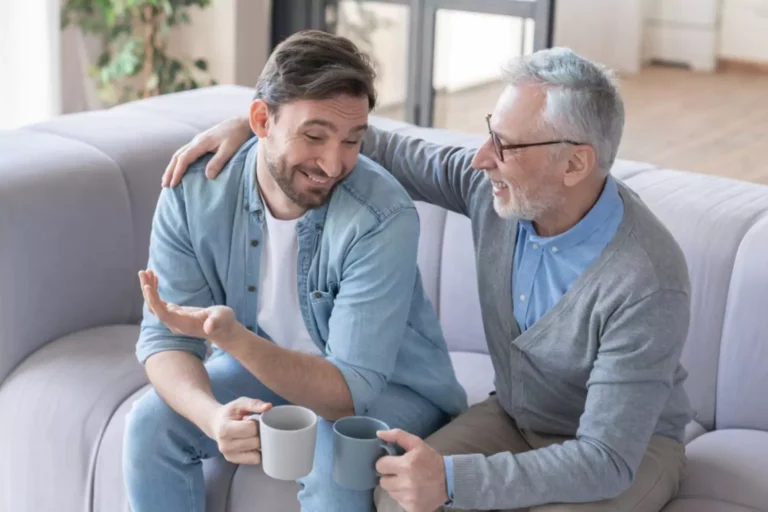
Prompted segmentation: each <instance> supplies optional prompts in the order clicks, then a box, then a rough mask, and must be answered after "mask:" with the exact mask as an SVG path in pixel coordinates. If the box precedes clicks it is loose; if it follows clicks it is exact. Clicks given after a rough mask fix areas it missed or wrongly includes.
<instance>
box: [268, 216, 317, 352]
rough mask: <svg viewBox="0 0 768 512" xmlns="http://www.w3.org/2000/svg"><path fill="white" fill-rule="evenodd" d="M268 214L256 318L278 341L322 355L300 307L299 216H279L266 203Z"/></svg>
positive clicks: (284, 344) (300, 350)
mask: <svg viewBox="0 0 768 512" xmlns="http://www.w3.org/2000/svg"><path fill="white" fill-rule="evenodd" d="M265 206H266V205H265ZM264 216H265V218H266V229H265V230H264V239H263V241H262V250H261V269H260V271H259V305H258V308H259V310H258V312H257V316H256V321H257V322H258V324H259V327H261V329H262V330H263V331H264V332H265V333H267V334H268V335H269V337H270V338H271V339H272V341H273V342H274V343H276V344H277V345H279V346H281V347H284V348H288V349H291V350H296V351H299V352H305V353H307V354H316V355H322V352H320V349H319V348H318V347H317V345H315V343H314V342H313V341H312V338H310V337H309V333H308V332H307V328H306V327H305V326H304V319H303V317H302V316H301V309H300V308H299V296H298V291H297V287H298V284H297V283H298V280H297V275H296V263H297V259H298V253H299V239H298V236H297V235H296V224H298V222H299V219H294V220H278V219H276V218H274V217H273V216H272V213H271V212H270V211H269V208H266V207H265V208H264Z"/></svg>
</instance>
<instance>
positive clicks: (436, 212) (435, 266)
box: [416, 202, 446, 314]
mask: <svg viewBox="0 0 768 512" xmlns="http://www.w3.org/2000/svg"><path fill="white" fill-rule="evenodd" d="M416 209H417V210H418V212H419V220H420V224H421V227H420V231H419V254H418V261H419V272H420V273H421V281H422V283H423V284H424V290H425V291H426V293H427V296H428V297H429V299H430V300H431V301H432V305H433V307H434V308H435V311H437V313H438V314H439V313H440V303H439V301H438V298H439V289H440V287H439V282H440V264H441V262H442V256H443V255H442V249H443V230H444V229H445V214H446V211H445V210H443V209H442V208H439V207H437V206H433V205H431V204H427V203H422V202H418V203H416Z"/></svg>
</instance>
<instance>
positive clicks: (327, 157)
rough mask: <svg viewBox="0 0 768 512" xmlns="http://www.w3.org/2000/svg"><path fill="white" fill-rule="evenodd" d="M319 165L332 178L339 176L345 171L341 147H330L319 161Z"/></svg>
mask: <svg viewBox="0 0 768 512" xmlns="http://www.w3.org/2000/svg"><path fill="white" fill-rule="evenodd" d="M317 165H318V166H319V167H320V168H321V169H322V170H323V172H324V173H325V174H326V175H328V176H329V177H331V178H338V177H339V176H341V174H342V173H343V172H344V162H343V159H342V154H341V149H340V148H338V147H328V148H326V149H325V151H323V154H322V155H321V156H320V158H319V159H318V161H317Z"/></svg>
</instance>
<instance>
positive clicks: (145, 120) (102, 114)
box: [30, 109, 197, 322]
mask: <svg viewBox="0 0 768 512" xmlns="http://www.w3.org/2000/svg"><path fill="white" fill-rule="evenodd" d="M30 130H34V131H37V132H43V133H52V134H57V135H60V136H62V137H66V138H69V139H74V140H77V141H80V142H81V143H84V144H87V145H89V146H91V147H93V148H95V149H97V150H98V151H100V152H101V153H102V154H103V155H105V156H107V157H108V158H109V159H111V160H112V161H113V162H114V164H116V166H117V167H118V168H119V169H120V171H121V173H122V176H121V177H122V181H123V187H124V188H127V195H128V199H129V201H130V212H129V213H128V214H127V217H126V218H127V219H129V220H131V221H132V224H133V228H132V229H133V233H132V235H131V238H132V239H131V243H132V248H131V254H132V259H131V265H130V266H129V267H127V268H126V269H125V270H127V271H128V272H129V273H130V274H131V276H132V283H133V284H134V285H135V287H134V288H131V289H130V290H129V293H126V294H125V296H126V297H130V298H131V309H130V310H129V312H130V318H129V320H128V322H138V321H139V320H140V319H141V306H142V304H143V300H142V297H141V290H140V288H139V286H138V280H137V278H136V272H137V271H138V270H139V269H140V268H145V267H146V264H147V258H148V255H149V253H148V248H149V235H150V231H151V227H152V217H153V216H154V213H155V205H156V204H157V198H158V196H159V195H160V191H161V190H162V187H161V183H160V180H161V177H162V175H163V171H164V170H165V167H166V165H167V164H168V162H169V161H170V159H171V156H172V155H173V153H174V151H176V149H178V148H179V147H181V146H182V145H183V144H185V143H187V142H189V140H190V139H191V138H192V137H193V136H194V135H195V134H196V133H197V130H195V129H193V128H191V127H189V126H187V125H185V124H182V123H179V122H177V121H173V120H170V119H162V118H158V117H153V116H149V115H147V114H144V113H141V112H140V111H133V110H129V109H124V110H123V109H115V110H106V111H97V112H87V113H83V114H77V115H71V116H61V117H57V118H55V119H53V120H51V121H48V122H45V123H40V124H37V125H34V126H32V127H30ZM137 134H140V135H138V136H137ZM77 211H80V210H77ZM82 211H86V210H82Z"/></svg>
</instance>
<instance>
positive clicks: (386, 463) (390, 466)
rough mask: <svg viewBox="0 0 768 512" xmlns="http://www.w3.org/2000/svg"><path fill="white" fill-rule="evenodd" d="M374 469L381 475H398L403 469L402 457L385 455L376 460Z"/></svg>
mask: <svg viewBox="0 0 768 512" xmlns="http://www.w3.org/2000/svg"><path fill="white" fill-rule="evenodd" d="M375 467H376V471H378V472H379V473H380V474H382V475H399V474H400V473H402V472H403V470H404V469H405V462H404V461H403V457H402V456H400V457H393V456H391V455H386V456H384V457H381V458H380V459H379V460H377V461H376V466H375Z"/></svg>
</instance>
